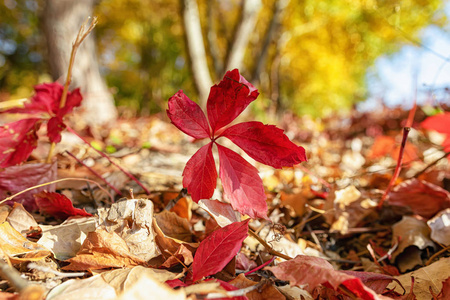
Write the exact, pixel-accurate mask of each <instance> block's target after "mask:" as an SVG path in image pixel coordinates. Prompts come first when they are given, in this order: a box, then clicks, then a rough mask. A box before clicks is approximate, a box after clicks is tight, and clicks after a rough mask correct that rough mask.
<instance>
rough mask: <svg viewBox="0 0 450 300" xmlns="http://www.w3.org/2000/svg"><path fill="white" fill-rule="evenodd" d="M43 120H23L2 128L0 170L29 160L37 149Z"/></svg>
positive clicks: (0, 133) (0, 129)
mask: <svg viewBox="0 0 450 300" xmlns="http://www.w3.org/2000/svg"><path fill="white" fill-rule="evenodd" d="M40 126H41V119H23V120H19V121H16V122H12V123H9V124H5V125H3V126H0V168H6V167H9V166H13V165H17V164H19V163H21V162H24V161H26V160H27V158H28V157H29V156H30V154H31V152H32V151H33V149H35V148H36V147H37V140H38V136H37V134H36V131H37V130H38V129H39V127H40Z"/></svg>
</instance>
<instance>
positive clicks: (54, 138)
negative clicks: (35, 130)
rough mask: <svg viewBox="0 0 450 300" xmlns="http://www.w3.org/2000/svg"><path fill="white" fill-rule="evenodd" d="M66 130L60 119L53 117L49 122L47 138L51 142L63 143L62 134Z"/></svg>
mask: <svg viewBox="0 0 450 300" xmlns="http://www.w3.org/2000/svg"><path fill="white" fill-rule="evenodd" d="M65 128H66V125H65V124H64V123H63V120H62V119H61V118H60V117H53V118H51V119H50V120H48V122H47V136H48V139H49V140H50V142H52V143H59V142H61V132H62V131H63V130H64V129H65Z"/></svg>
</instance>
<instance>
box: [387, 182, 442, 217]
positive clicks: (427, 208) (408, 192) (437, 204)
mask: <svg viewBox="0 0 450 300" xmlns="http://www.w3.org/2000/svg"><path fill="white" fill-rule="evenodd" d="M388 201H389V204H392V205H397V206H408V207H410V208H411V210H412V211H413V212H414V213H415V214H418V215H421V216H422V217H424V218H431V217H432V216H434V215H435V214H436V213H437V212H439V211H441V210H443V209H445V208H448V207H450V193H449V192H448V191H446V190H444V189H443V188H441V187H439V186H437V185H434V184H432V183H429V182H426V181H422V180H418V179H411V180H407V181H405V182H402V183H401V184H399V185H398V186H396V187H395V188H394V189H393V190H392V192H390V193H389V198H388Z"/></svg>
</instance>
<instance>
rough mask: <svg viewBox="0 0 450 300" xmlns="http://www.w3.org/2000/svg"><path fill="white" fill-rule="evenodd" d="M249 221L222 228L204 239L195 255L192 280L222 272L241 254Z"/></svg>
mask: <svg viewBox="0 0 450 300" xmlns="http://www.w3.org/2000/svg"><path fill="white" fill-rule="evenodd" d="M248 222H249V219H247V220H245V221H242V222H237V223H232V224H230V225H227V226H225V227H223V228H220V229H218V230H216V231H214V232H213V233H212V234H210V235H209V236H208V237H207V238H206V239H204V240H203V241H202V242H201V243H200V246H199V247H198V249H197V252H196V253H195V257H194V262H193V264H192V276H193V277H192V280H193V281H197V280H200V279H202V278H203V277H205V276H208V275H212V274H215V273H217V272H219V271H221V270H222V269H223V268H224V267H225V266H226V265H227V264H228V263H229V262H230V260H231V259H232V258H233V257H234V256H235V255H236V254H237V253H238V252H239V250H240V249H241V246H242V242H243V241H244V239H245V238H246V237H247V232H248Z"/></svg>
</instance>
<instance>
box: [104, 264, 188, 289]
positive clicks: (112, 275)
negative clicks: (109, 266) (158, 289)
mask: <svg viewBox="0 0 450 300" xmlns="http://www.w3.org/2000/svg"><path fill="white" fill-rule="evenodd" d="M100 275H101V276H102V277H103V279H104V280H105V282H106V283H108V284H109V285H110V286H112V287H113V288H114V289H115V290H116V293H117V294H120V293H124V292H127V291H128V290H130V289H131V288H132V287H133V286H134V285H135V284H136V283H137V282H138V281H139V280H140V278H142V277H148V278H151V279H153V280H154V281H156V282H159V283H164V282H166V281H167V280H172V279H176V278H178V277H180V274H176V273H172V272H169V271H167V270H159V269H153V268H145V267H142V266H136V267H133V268H129V269H117V270H112V271H107V272H103V273H101V274H100ZM181 275H182V274H181Z"/></svg>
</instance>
